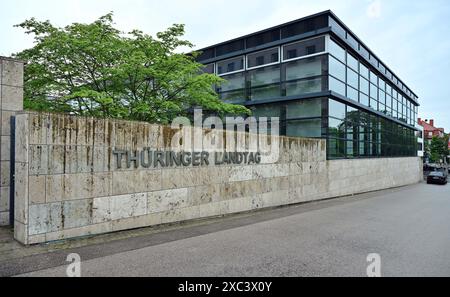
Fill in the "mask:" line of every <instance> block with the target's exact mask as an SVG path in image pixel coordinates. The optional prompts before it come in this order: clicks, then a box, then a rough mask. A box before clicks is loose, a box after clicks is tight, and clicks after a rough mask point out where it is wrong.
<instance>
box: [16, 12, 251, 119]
mask: <svg viewBox="0 0 450 297" xmlns="http://www.w3.org/2000/svg"><path fill="white" fill-rule="evenodd" d="M17 27H20V28H23V29H25V30H26V32H27V34H33V35H34V39H35V46H34V47H33V48H31V49H27V50H24V51H22V52H20V53H18V54H17V55H16V57H18V58H20V59H24V60H26V61H28V65H27V67H26V70H25V108H26V109H32V110H38V111H54V112H66V113H71V114H75V115H88V116H97V117H113V118H123V119H131V120H140V121H148V122H153V123H161V124H168V123H170V121H171V120H172V119H173V118H175V117H177V116H182V115H188V111H189V109H192V108H194V107H201V108H203V109H204V110H205V111H206V112H212V113H215V114H219V115H225V114H232V115H244V114H250V111H249V110H248V109H247V108H245V107H243V106H239V105H231V104H225V103H223V102H221V101H220V99H219V98H218V95H217V93H216V92H215V90H213V88H212V86H213V85H217V84H221V83H223V80H222V79H221V78H219V77H217V76H215V75H211V74H206V73H203V72H202V69H203V67H204V66H203V65H202V64H200V63H197V62H196V61H195V57H196V56H197V55H198V53H193V54H183V53H180V49H182V48H190V49H191V48H192V47H193V45H192V44H191V43H190V42H189V41H186V40H183V39H182V36H183V35H184V26H183V25H173V26H172V27H170V28H169V29H167V30H166V31H164V32H161V33H158V34H157V36H156V38H154V37H152V36H149V35H147V34H144V33H143V32H141V31H139V30H134V31H132V32H130V33H127V34H124V33H122V32H120V31H119V30H117V29H115V28H114V23H113V15H112V13H110V14H107V15H105V16H103V17H101V18H99V19H98V20H97V21H95V22H93V23H91V24H79V23H74V24H71V25H69V26H66V27H64V28H58V27H55V26H53V25H52V24H51V23H50V22H49V21H45V22H41V21H37V20H36V19H34V18H32V19H30V20H27V21H25V22H23V23H22V24H19V25H17Z"/></svg>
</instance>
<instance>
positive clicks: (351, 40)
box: [347, 33, 358, 49]
mask: <svg viewBox="0 0 450 297" xmlns="http://www.w3.org/2000/svg"><path fill="white" fill-rule="evenodd" d="M347 40H348V42H349V43H350V45H351V46H352V47H353V48H354V49H358V41H356V39H355V38H353V36H351V35H350V34H349V33H347Z"/></svg>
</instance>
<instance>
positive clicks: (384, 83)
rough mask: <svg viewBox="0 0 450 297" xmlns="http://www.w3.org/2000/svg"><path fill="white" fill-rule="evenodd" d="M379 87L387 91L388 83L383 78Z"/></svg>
mask: <svg viewBox="0 0 450 297" xmlns="http://www.w3.org/2000/svg"><path fill="white" fill-rule="evenodd" d="M379 87H380V89H381V90H382V91H386V82H385V81H384V80H383V79H381V78H380V80H379Z"/></svg>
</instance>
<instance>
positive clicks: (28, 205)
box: [15, 113, 421, 244]
mask: <svg viewBox="0 0 450 297" xmlns="http://www.w3.org/2000/svg"><path fill="white" fill-rule="evenodd" d="M171 135H172V131H171V130H170V129H167V128H164V127H161V126H155V125H150V124H147V123H138V122H125V121H116V120H103V119H92V118H78V117H70V116H65V115H51V114H33V113H29V114H28V113H24V114H20V115H17V116H16V147H15V149H16V165H15V168H16V187H15V188H16V191H15V201H16V202H15V204H16V212H15V214H16V222H15V237H16V239H17V240H19V241H20V242H22V243H24V244H34V243H41V242H48V241H55V240H61V239H67V238H73V237H79V236H85V235H91V234H101V233H107V232H113V231H119V230H126V229H133V228H139V227H145V226H153V225H159V224H166V223H173V222H180V221H186V220H191V219H197V218H206V217H211V216H218V215H225V214H231V213H238V212H245V211H251V210H255V209H261V208H267V207H274V206H281V205H288V204H296V203H301V202H307V201H313V200H319V199H325V198H332V197H338V196H343V195H349V194H357V193H362V192H368V191H374V190H379V189H385V188H390V187H397V186H403V185H408V184H413V183H417V182H418V181H419V180H420V176H421V174H420V171H421V167H420V162H419V159H418V158H399V159H372V160H342V161H327V160H326V142H325V141H324V140H313V139H290V138H281V143H280V159H279V161H278V162H277V163H276V164H252V165H217V166H216V165H214V164H213V162H211V164H210V166H205V167H195V166H192V165H191V166H189V167H186V168H184V167H183V168H179V167H177V168H161V167H156V168H149V169H145V168H139V169H134V168H132V169H127V168H126V166H124V168H123V169H120V170H117V168H116V165H117V164H116V159H115V156H114V154H113V151H114V150H116V149H120V150H132V151H135V150H142V149H143V148H152V149H154V150H165V149H166V144H167V143H168V140H169V138H170V137H171Z"/></svg>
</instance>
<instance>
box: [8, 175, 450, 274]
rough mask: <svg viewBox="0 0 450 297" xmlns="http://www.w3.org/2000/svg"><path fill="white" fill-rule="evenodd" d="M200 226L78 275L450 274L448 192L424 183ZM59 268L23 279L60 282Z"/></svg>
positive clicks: (110, 256)
mask: <svg viewBox="0 0 450 297" xmlns="http://www.w3.org/2000/svg"><path fill="white" fill-rule="evenodd" d="M196 228H197V229H196ZM201 228H203V229H199V227H187V228H185V229H183V228H182V229H180V230H177V233H173V234H172V236H168V237H167V240H166V242H165V240H160V241H158V242H156V243H155V242H153V243H151V242H152V238H153V240H155V235H154V236H149V237H147V238H146V239H145V240H143V239H142V240H140V241H139V242H140V244H139V245H137V244H135V242H134V241H133V240H128V245H127V242H122V245H125V246H127V249H123V251H120V249H119V250H117V251H116V252H111V253H107V254H102V251H101V250H107V248H105V249H103V248H102V249H97V252H96V253H94V255H92V252H91V254H90V255H89V256H87V259H85V260H84V261H83V257H84V256H83V255H81V257H82V263H81V271H82V276H179V277H187V276H199V277H211V276H222V277H241V276H248V277H265V276H295V277H298V276H300V277H303V276H323V277H326V276H361V277H364V276H367V272H366V271H367V266H368V265H369V263H368V262H367V256H368V255H369V254H372V253H377V254H379V255H380V256H381V273H382V276H447V277H448V276H450V185H449V186H438V185H436V186H434V185H426V184H424V183H422V184H419V185H414V186H410V187H405V188H400V189H395V190H388V191H382V192H377V193H370V194H364V195H360V196H355V197H349V198H343V199H337V200H331V201H324V202H318V203H312V204H306V205H300V206H295V207H289V208H283V209H277V210H269V211H266V212H258V213H255V214H252V215H248V216H246V217H243V218H239V217H238V218H234V219H233V218H227V219H224V220H223V221H218V222H214V228H212V227H210V228H209V229H208V231H207V232H206V231H205V230H206V229H205V228H208V227H205V226H203V227H201ZM146 243H148V244H146ZM112 244H113V243H109V245H112ZM133 245H136V246H135V247H133ZM146 245H147V246H146ZM70 252H72V251H70ZM67 253H69V251H68V252H67ZM105 253H106V252H105ZM86 255H87V254H86ZM56 256H58V257H63V256H64V254H61V253H59V254H57V255H55V257H56ZM39 257H45V258H41V259H40V258H39ZM51 258H52V254H47V255H44V256H36V257H35V258H33V259H31V260H32V261H49V259H51ZM31 260H30V261H31ZM21 263H22V265H25V264H24V262H21ZM9 265H12V264H11V263H10V264H9ZM16 265H20V263H17V264H16ZM66 269H67V266H65V265H62V266H58V267H54V268H48V269H42V270H37V271H34V272H31V273H27V274H24V275H23V276H65V275H66ZM13 270H14V269H13Z"/></svg>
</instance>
